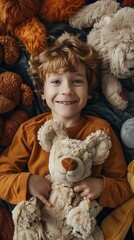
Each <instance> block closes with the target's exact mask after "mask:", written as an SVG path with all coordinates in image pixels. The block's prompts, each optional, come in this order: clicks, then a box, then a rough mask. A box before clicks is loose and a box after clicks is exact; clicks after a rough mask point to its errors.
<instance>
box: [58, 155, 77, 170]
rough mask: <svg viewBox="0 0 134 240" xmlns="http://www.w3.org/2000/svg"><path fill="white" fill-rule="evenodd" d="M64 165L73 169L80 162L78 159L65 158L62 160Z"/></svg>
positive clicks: (68, 168) (67, 168)
mask: <svg viewBox="0 0 134 240" xmlns="http://www.w3.org/2000/svg"><path fill="white" fill-rule="evenodd" d="M62 166H63V167H64V168H65V169H66V170H67V171H73V170H75V169H76V168H77V166H78V163H77V161H76V160H74V159H72V158H64V159H63V160H62Z"/></svg>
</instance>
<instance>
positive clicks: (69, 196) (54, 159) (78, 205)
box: [13, 120, 111, 240]
mask: <svg viewBox="0 0 134 240" xmlns="http://www.w3.org/2000/svg"><path fill="white" fill-rule="evenodd" d="M38 140H39V143H40V145H41V146H42V148H43V149H44V150H46V151H50V155H49V171H50V176H47V177H48V178H49V179H50V180H51V182H52V190H51V194H50V198H49V201H50V202H51V203H52V207H51V208H48V207H47V206H44V207H42V208H41V213H40V211H39V208H38V206H37V205H36V200H35V199H34V198H32V199H31V200H30V201H22V202H20V203H19V204H18V205H17V206H16V207H15V209H14V210H13V220H14V224H15V232H14V240H22V239H49V240H54V239H57V240H58V239H65V240H68V239H79V238H80V239H87V240H90V239H94V240H95V239H96V240H98V239H99V240H101V239H104V238H103V234H102V231H101V230H100V228H99V227H98V226H97V225H96V220H95V217H96V215H97V214H98V213H99V212H100V210H101V209H102V208H101V206H99V205H98V203H97V201H90V200H89V199H86V198H83V199H81V198H79V197H78V196H77V195H76V194H75V193H74V192H73V189H72V187H71V183H73V182H76V181H80V180H81V179H83V178H85V177H87V176H89V175H90V174H91V168H92V165H98V164H103V162H104V161H105V159H106V158H107V156H108V154H109V150H110V148H111V141H110V138H109V136H108V135H106V134H105V133H104V132H103V131H101V130H98V131H96V132H94V133H92V134H91V135H89V136H88V137H87V138H86V139H85V140H83V141H80V140H76V139H70V138H69V137H68V135H67V132H66V128H65V127H64V125H63V124H62V123H60V122H58V121H56V120H50V121H47V122H46V123H45V124H44V125H43V126H42V127H41V128H40V129H39V132H38ZM32 205H33V208H32V207H31V206H32ZM29 216H32V217H29ZM41 221H42V225H41ZM31 226H32V228H31ZM38 229H39V231H38ZM42 235H43V236H44V237H43V238H41V237H42ZM24 236H25V238H24ZM28 236H29V237H30V236H31V237H30V238H28ZM32 236H38V237H37V238H32Z"/></svg>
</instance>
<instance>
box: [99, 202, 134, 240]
mask: <svg viewBox="0 0 134 240" xmlns="http://www.w3.org/2000/svg"><path fill="white" fill-rule="evenodd" d="M130 227H132V231H133V230H134V198H131V199H129V200H128V201H126V202H125V203H123V204H121V205H120V206H119V207H117V208H116V209H115V210H114V211H113V212H112V213H111V214H110V215H108V216H107V217H106V218H105V219H104V220H103V221H102V223H101V229H102V231H103V234H104V238H105V240H124V239H125V237H126V235H127V232H128V230H129V228H130Z"/></svg>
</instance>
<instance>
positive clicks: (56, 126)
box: [37, 120, 68, 152]
mask: <svg viewBox="0 0 134 240" xmlns="http://www.w3.org/2000/svg"><path fill="white" fill-rule="evenodd" d="M65 138H68V134H67V131H66V128H65V126H64V125H63V123H61V122H58V121H57V120H49V121H47V122H45V123H44V125H43V126H41V128H40V129H39V131H38V134H37V139H38V140H39V143H40V145H41V147H42V148H43V149H44V150H45V151H47V152H49V151H50V149H51V147H52V144H53V142H55V141H56V140H57V139H65Z"/></svg>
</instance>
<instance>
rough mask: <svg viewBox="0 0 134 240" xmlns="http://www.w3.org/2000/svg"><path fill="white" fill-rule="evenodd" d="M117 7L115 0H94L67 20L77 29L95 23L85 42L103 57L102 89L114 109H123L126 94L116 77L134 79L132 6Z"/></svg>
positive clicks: (125, 105)
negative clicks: (95, 0) (94, 0)
mask: <svg viewBox="0 0 134 240" xmlns="http://www.w3.org/2000/svg"><path fill="white" fill-rule="evenodd" d="M104 6H105V7H104ZM109 6H110V7H111V11H110V10H109ZM118 8H119V6H118V3H116V2H115V1H111V0H110V1H109V0H102V1H97V2H95V3H93V4H91V5H88V6H85V7H83V8H82V9H80V10H79V12H77V13H76V15H74V16H73V17H72V18H70V20H69V23H70V25H71V26H73V27H78V28H83V27H91V24H93V23H94V25H93V26H92V27H93V28H92V29H91V31H90V32H89V33H88V35H87V42H88V44H90V45H92V46H93V47H94V48H95V49H96V50H97V51H98V52H99V54H100V57H101V58H102V72H101V87H102V92H103V94H104V96H105V98H106V99H107V101H108V102H109V103H110V104H111V105H112V106H113V107H114V108H117V109H119V110H121V111H122V110H124V109H125V108H126V107H127V104H128V97H127V95H126V93H125V92H124V91H123V89H122V85H121V81H119V79H121V80H122V79H126V78H129V79H130V80H131V81H132V82H133V78H134V49H133V45H134V27H133V24H132V23H133V21H134V9H133V8H130V7H124V8H119V9H118ZM83 19H84V20H83ZM83 22H84V23H83ZM122 81H123V80H122Z"/></svg>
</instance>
